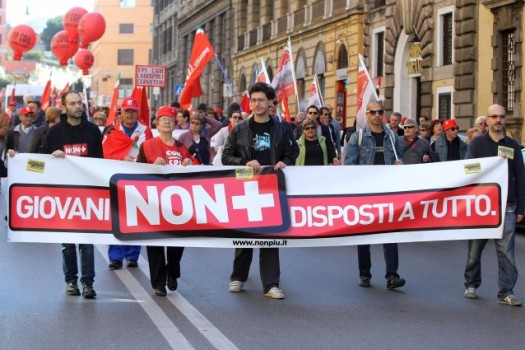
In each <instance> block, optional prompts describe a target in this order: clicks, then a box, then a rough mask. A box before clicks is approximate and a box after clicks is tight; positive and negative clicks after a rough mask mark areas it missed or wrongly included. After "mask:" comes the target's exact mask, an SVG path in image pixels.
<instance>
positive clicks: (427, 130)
mask: <svg viewBox="0 0 525 350" xmlns="http://www.w3.org/2000/svg"><path fill="white" fill-rule="evenodd" d="M419 131H428V130H427V129H419Z"/></svg>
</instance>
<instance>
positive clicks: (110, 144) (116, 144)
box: [102, 129, 134, 160]
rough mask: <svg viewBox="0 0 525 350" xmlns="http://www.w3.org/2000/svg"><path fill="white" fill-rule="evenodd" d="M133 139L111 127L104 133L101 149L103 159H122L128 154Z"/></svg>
mask: <svg viewBox="0 0 525 350" xmlns="http://www.w3.org/2000/svg"><path fill="white" fill-rule="evenodd" d="M133 142H134V140H132V139H131V138H130V137H128V136H127V135H126V134H124V133H123V132H122V131H120V130H116V129H113V130H112V131H111V132H110V133H109V134H108V133H106V135H104V139H103V140H102V151H103V153H104V158H105V159H116V160H122V159H124V157H126V156H127V155H128V152H129V150H130V149H131V147H132V146H133Z"/></svg>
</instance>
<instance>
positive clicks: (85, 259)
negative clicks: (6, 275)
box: [44, 91, 102, 299]
mask: <svg viewBox="0 0 525 350" xmlns="http://www.w3.org/2000/svg"><path fill="white" fill-rule="evenodd" d="M62 106H63V107H64V108H65V110H66V114H65V115H64V114H62V115H61V116H60V122H59V123H58V124H56V125H53V126H52V127H51V129H49V132H48V134H47V142H46V144H45V145H46V146H45V151H44V153H48V154H49V153H50V154H51V155H52V156H54V157H56V158H65V156H66V155H67V156H80V157H92V158H102V135H101V134H100V130H99V128H98V126H96V125H95V124H93V123H90V122H89V121H88V120H87V115H86V114H85V113H84V108H83V105H82V97H81V96H80V94H79V93H78V92H75V91H69V92H67V93H65V94H64V96H62ZM78 249H79V251H80V265H81V268H82V276H81V278H80V282H81V283H82V296H83V297H84V298H86V299H93V298H95V297H96V295H97V294H96V293H95V290H94V289H93V281H94V279H95V254H94V250H93V244H79V248H78ZM62 266H63V269H64V275H65V276H64V277H65V281H66V294H67V295H80V291H79V290H78V287H77V278H78V267H77V253H76V246H75V244H66V243H63V244H62Z"/></svg>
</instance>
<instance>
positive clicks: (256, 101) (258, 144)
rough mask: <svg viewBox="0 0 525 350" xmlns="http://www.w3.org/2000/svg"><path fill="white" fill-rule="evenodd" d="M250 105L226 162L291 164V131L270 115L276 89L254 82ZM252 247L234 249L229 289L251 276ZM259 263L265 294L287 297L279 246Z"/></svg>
mask: <svg viewBox="0 0 525 350" xmlns="http://www.w3.org/2000/svg"><path fill="white" fill-rule="evenodd" d="M249 93H250V106H251V109H252V111H253V115H252V116H251V117H249V118H248V119H247V120H244V121H243V122H241V123H239V124H237V125H236V126H235V127H234V128H233V129H232V131H231V132H230V134H229V135H228V139H227V141H226V145H225V146H224V150H223V152H222V157H221V160H222V164H223V165H241V166H249V167H251V168H252V169H253V171H254V172H256V173H258V172H260V171H261V168H262V166H264V165H272V166H273V167H274V169H275V170H280V169H283V168H285V167H286V165H291V164H292V163H293V159H292V149H291V146H290V136H289V132H288V130H287V128H286V126H285V124H284V123H279V122H277V121H276V120H275V119H274V118H271V117H270V114H269V108H270V103H273V100H274V99H275V91H274V89H273V88H272V87H271V86H270V85H268V84H265V83H255V84H253V85H252V87H251V88H250V91H249ZM252 258H253V249H251V248H237V249H235V260H234V262H233V272H232V274H231V276H230V285H229V288H228V290H229V291H230V292H232V293H237V292H240V291H241V290H242V288H243V285H244V282H246V280H247V279H248V273H249V271H250V264H251V262H252ZM259 266H260V273H261V280H262V284H263V288H264V295H265V296H267V297H269V298H273V299H284V293H283V292H282V290H281V289H280V288H279V278H280V274H281V270H280V264H279V249H278V248H263V249H260V252H259Z"/></svg>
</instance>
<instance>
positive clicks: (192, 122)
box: [190, 120, 201, 125]
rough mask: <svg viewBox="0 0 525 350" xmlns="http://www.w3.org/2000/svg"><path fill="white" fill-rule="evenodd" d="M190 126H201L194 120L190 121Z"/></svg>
mask: <svg viewBox="0 0 525 350" xmlns="http://www.w3.org/2000/svg"><path fill="white" fill-rule="evenodd" d="M190 124H193V125H201V122H197V121H195V120H192V121H191V122H190Z"/></svg>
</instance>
